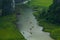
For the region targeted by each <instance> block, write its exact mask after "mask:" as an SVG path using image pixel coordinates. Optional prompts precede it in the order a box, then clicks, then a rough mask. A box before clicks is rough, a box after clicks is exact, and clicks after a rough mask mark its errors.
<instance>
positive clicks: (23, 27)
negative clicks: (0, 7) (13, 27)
mask: <svg viewBox="0 0 60 40" xmlns="http://www.w3.org/2000/svg"><path fill="white" fill-rule="evenodd" d="M20 12H21V15H19V16H18V19H19V21H18V28H19V30H20V32H21V33H22V35H23V36H24V37H25V38H26V39H27V40H53V39H52V38H51V37H50V36H49V35H50V34H49V33H47V32H43V31H42V29H43V28H42V27H41V26H39V25H38V24H37V21H36V19H35V17H34V16H33V14H32V13H33V10H32V9H30V8H26V7H25V8H21V10H20Z"/></svg>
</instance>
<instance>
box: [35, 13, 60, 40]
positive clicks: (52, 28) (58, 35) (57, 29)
mask: <svg viewBox="0 0 60 40" xmlns="http://www.w3.org/2000/svg"><path fill="white" fill-rule="evenodd" d="M34 16H35V17H36V19H37V21H38V24H39V25H40V26H43V28H44V29H43V31H45V32H50V36H51V37H52V38H54V39H55V40H60V25H57V24H52V23H49V22H46V21H45V19H40V18H39V13H37V12H35V13H34Z"/></svg>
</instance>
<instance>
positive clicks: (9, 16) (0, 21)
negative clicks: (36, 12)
mask: <svg viewBox="0 0 60 40" xmlns="http://www.w3.org/2000/svg"><path fill="white" fill-rule="evenodd" d="M11 1H12V0H10V1H9V0H3V1H2V0H0V3H1V4H0V40H25V38H24V37H23V35H22V34H21V33H20V32H19V31H18V28H17V24H16V21H17V19H16V13H15V12H13V9H12V6H11ZM2 4H3V5H2Z"/></svg>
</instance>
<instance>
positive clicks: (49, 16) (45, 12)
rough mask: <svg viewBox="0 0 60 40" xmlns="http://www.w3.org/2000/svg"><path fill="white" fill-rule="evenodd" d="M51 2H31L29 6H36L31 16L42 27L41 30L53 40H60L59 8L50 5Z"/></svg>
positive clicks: (44, 0)
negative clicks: (47, 33) (48, 33)
mask: <svg viewBox="0 0 60 40" xmlns="http://www.w3.org/2000/svg"><path fill="white" fill-rule="evenodd" d="M47 2H48V3H47ZM52 2H53V1H51V0H42V1H41V0H32V2H30V6H32V7H35V6H37V7H35V8H34V10H35V11H36V12H34V13H33V14H34V16H35V17H36V19H37V21H38V24H39V25H40V26H43V27H44V29H43V30H44V31H46V32H50V33H51V35H50V36H51V37H52V38H54V39H55V40H60V25H59V24H60V16H59V15H60V6H59V4H56V3H55V4H52V5H51V3H52ZM55 2H56V1H55ZM45 3H47V4H45ZM49 5H50V6H49ZM46 8H47V9H46Z"/></svg>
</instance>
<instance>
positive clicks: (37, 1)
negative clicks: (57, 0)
mask: <svg viewBox="0 0 60 40" xmlns="http://www.w3.org/2000/svg"><path fill="white" fill-rule="evenodd" d="M52 1H53V0H31V2H30V6H32V7H34V6H45V7H48V6H49V5H51V4H52Z"/></svg>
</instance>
